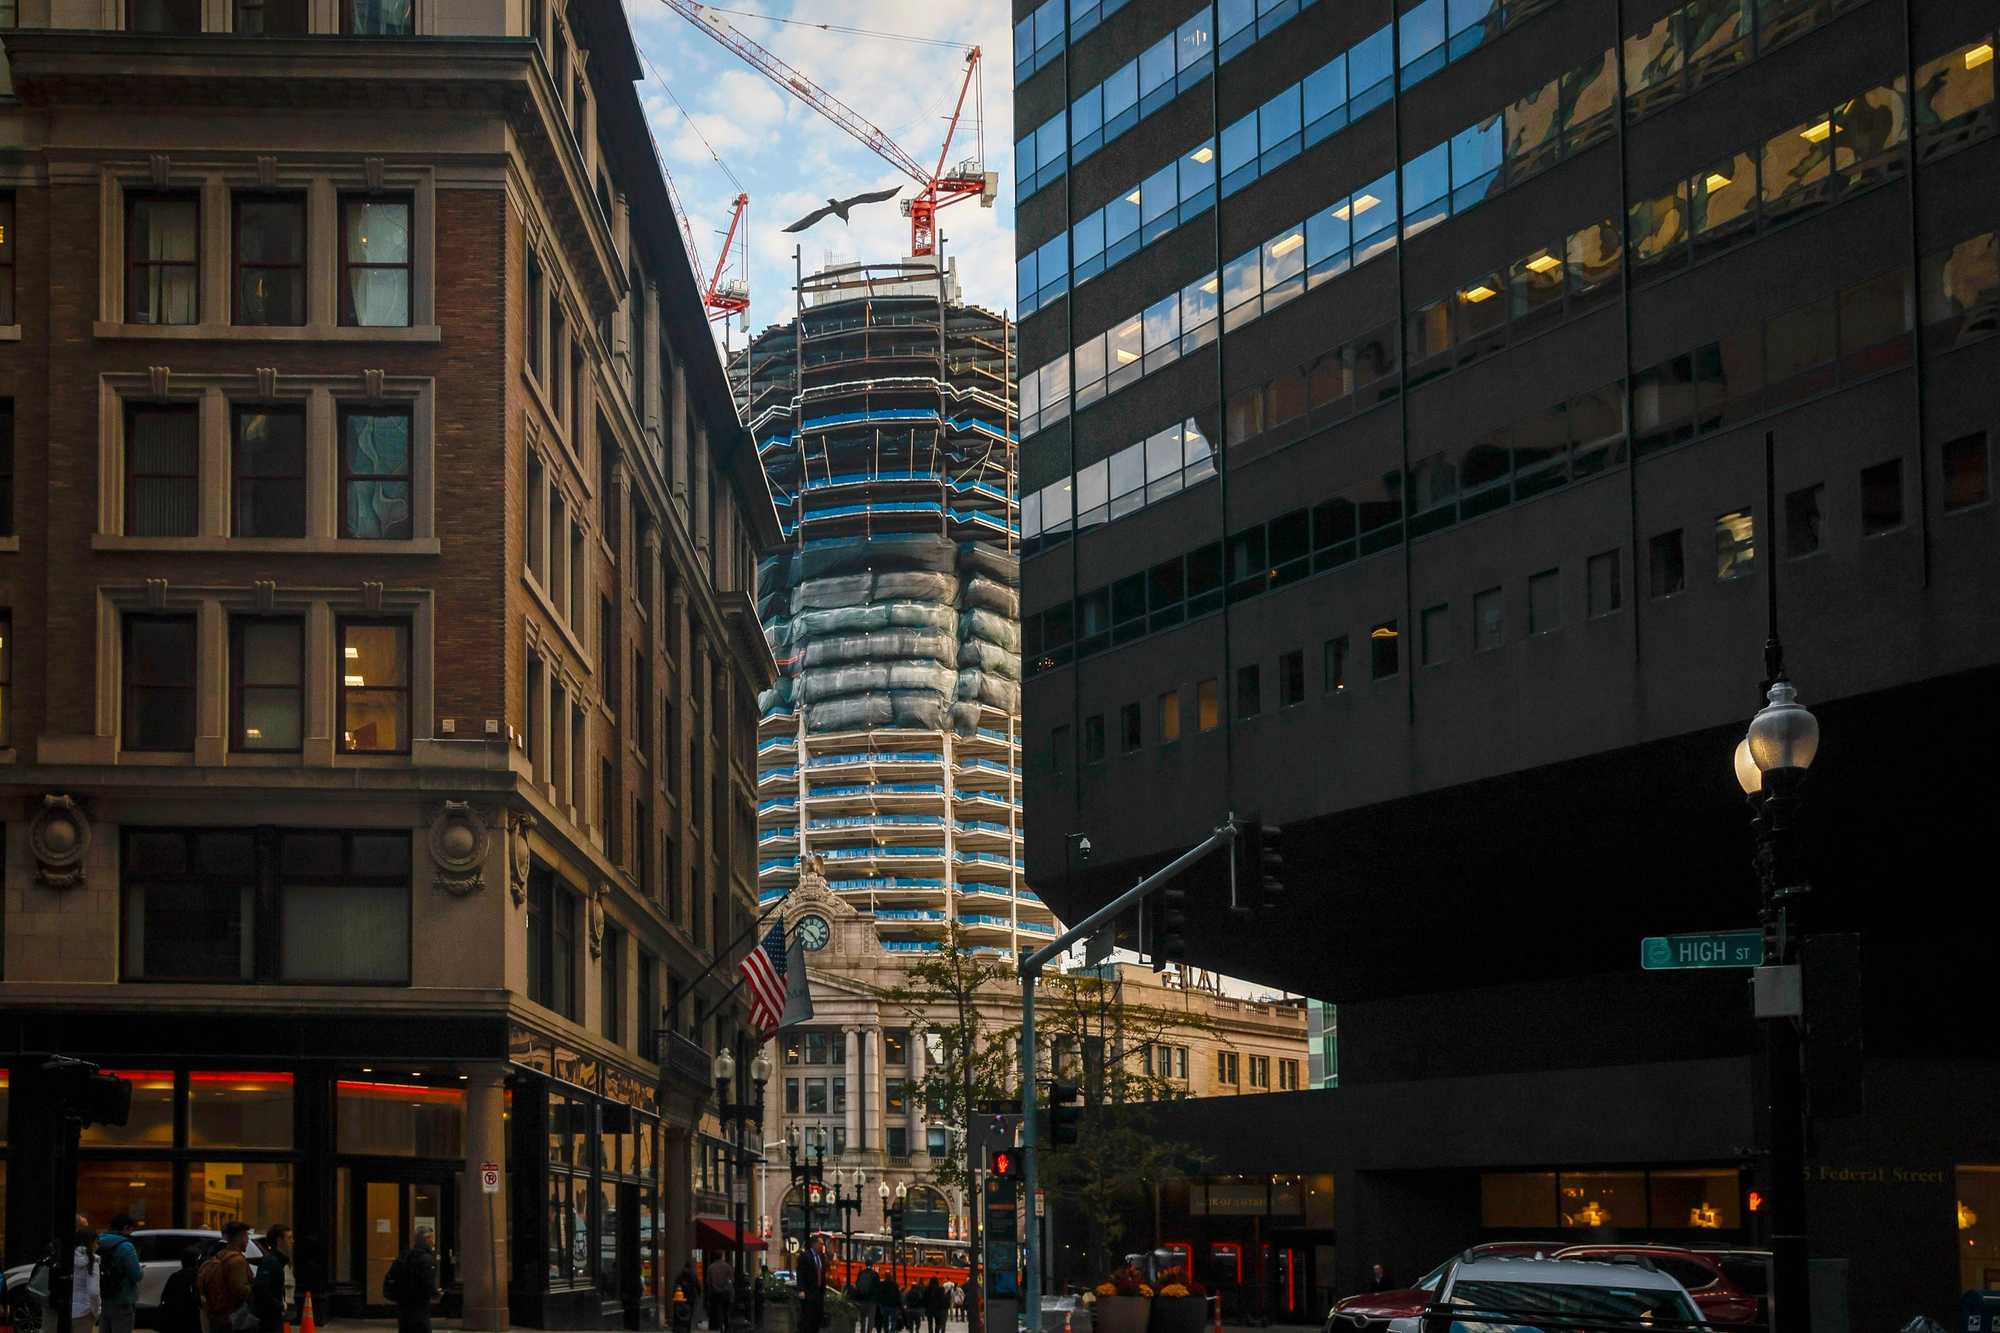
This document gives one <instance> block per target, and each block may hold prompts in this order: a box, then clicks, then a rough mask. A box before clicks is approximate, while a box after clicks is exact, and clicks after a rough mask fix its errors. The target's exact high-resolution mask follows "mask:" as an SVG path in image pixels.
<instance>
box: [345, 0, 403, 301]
mask: <svg viewBox="0 0 2000 1333" xmlns="http://www.w3.org/2000/svg"><path fill="white" fill-rule="evenodd" d="M346 3H347V4H348V6H350V12H351V9H352V8H353V7H360V8H374V7H376V6H377V5H380V6H382V7H385V8H386V7H391V6H396V5H398V4H399V3H400V4H401V6H402V7H403V10H404V13H405V15H407V14H408V12H409V11H408V4H409V0H346ZM410 213H411V205H410V201H409V199H408V198H396V197H393V196H376V195H342V196H341V200H340V322H341V323H342V324H352V325H360V326H363V327H366V328H398V327H403V326H406V325H408V324H409V322H410Z"/></svg>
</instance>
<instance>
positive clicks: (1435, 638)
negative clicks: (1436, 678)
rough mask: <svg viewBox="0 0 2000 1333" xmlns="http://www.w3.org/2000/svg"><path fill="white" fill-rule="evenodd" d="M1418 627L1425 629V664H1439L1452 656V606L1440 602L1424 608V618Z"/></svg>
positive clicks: (1423, 647)
mask: <svg viewBox="0 0 2000 1333" xmlns="http://www.w3.org/2000/svg"><path fill="white" fill-rule="evenodd" d="M1418 628H1419V629H1421V630H1422V631H1423V642H1422V644H1421V645H1420V647H1421V649H1422V651H1423V655H1424V658H1423V661H1424V665H1425V666H1437V665H1438V664H1439V663H1441V662H1444V661H1446V660H1448V659H1449V658H1450V657H1451V607H1450V605H1449V604H1446V603H1440V604H1439V605H1437V606H1427V607H1425V608H1424V614H1423V620H1422V621H1421V622H1419V625H1418Z"/></svg>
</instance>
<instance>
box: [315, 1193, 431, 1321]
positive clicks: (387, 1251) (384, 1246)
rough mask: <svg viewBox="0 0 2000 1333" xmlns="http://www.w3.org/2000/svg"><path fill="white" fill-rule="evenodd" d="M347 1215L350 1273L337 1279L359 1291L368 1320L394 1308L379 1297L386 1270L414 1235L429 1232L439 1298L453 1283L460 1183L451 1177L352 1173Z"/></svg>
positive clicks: (391, 1311)
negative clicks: (434, 1257) (349, 1229)
mask: <svg viewBox="0 0 2000 1333" xmlns="http://www.w3.org/2000/svg"><path fill="white" fill-rule="evenodd" d="M351 1188H352V1189H353V1192H354V1193H353V1199H352V1201H351V1203H350V1204H349V1213H348V1216H349V1217H350V1218H351V1219H352V1220H351V1222H350V1223H349V1225H350V1227H351V1228H352V1233H351V1235H350V1236H349V1245H348V1247H347V1253H348V1255H349V1256H351V1257H350V1259H349V1263H350V1265H351V1271H349V1272H347V1273H343V1274H342V1275H341V1276H342V1277H343V1278H345V1279H346V1280H347V1281H350V1282H353V1283H356V1284H358V1285H359V1286H360V1287H361V1292H362V1303H363V1305H364V1306H365V1307H366V1309H367V1312H368V1313H369V1314H371V1315H377V1314H389V1313H393V1312H394V1307H392V1306H391V1305H390V1304H389V1301H388V1298H387V1297H385V1296H384V1295H383V1294H382V1281H383V1279H384V1278H386V1277H387V1276H388V1275H389V1265H390V1264H392V1263H394V1262H395V1261H396V1258H397V1256H398V1255H400V1254H403V1253H404V1252H405V1251H407V1250H408V1249H409V1248H410V1243H411V1242H412V1241H413V1240H414V1239H415V1237H416V1234H417V1231H418V1230H419V1229H421V1228H429V1230H430V1232H431V1237H432V1243H433V1244H434V1245H435V1246H436V1247H437V1261H438V1290H439V1296H438V1298H437V1299H435V1300H433V1301H432V1303H431V1308H432V1309H433V1310H437V1309H440V1308H441V1307H442V1305H443V1292H444V1291H445V1289H447V1288H449V1287H450V1286H451V1285H452V1284H453V1282H454V1281H455V1280H456V1279H457V1268H458V1182H457V1179H456V1176H455V1173H443V1174H424V1175H395V1176H391V1175H387V1174H372V1173H368V1172H364V1171H361V1170H356V1171H355V1172H354V1175H353V1184H352V1187H351Z"/></svg>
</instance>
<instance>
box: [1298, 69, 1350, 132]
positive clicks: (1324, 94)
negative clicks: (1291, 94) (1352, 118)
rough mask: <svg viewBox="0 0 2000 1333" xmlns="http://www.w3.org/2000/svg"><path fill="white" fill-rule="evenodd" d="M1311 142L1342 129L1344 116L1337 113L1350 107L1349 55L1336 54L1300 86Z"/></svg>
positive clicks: (1307, 130)
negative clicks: (1348, 102) (1348, 95)
mask: <svg viewBox="0 0 2000 1333" xmlns="http://www.w3.org/2000/svg"><path fill="white" fill-rule="evenodd" d="M1299 93H1300V96H1301V98H1302V100H1303V103H1304V106H1303V114H1304V117H1305V123H1306V139H1307V141H1308V142H1311V141H1312V140H1315V139H1318V138H1322V137H1324V136H1325V135H1327V134H1331V133H1332V132H1333V131H1335V130H1337V129H1339V128H1340V126H1341V125H1342V124H1344V123H1345V117H1335V116H1334V115H1333V113H1334V112H1336V111H1339V110H1340V109H1341V108H1343V107H1345V106H1346V105H1347V56H1346V55H1345V54H1342V55H1337V56H1335V57H1334V58H1333V59H1331V60H1329V61H1327V62H1326V63H1325V64H1324V65H1321V66H1320V67H1319V68H1318V69H1316V70H1314V71H1313V72H1312V73H1310V74H1308V75H1306V77H1305V80H1304V82H1302V83H1300V85H1299Z"/></svg>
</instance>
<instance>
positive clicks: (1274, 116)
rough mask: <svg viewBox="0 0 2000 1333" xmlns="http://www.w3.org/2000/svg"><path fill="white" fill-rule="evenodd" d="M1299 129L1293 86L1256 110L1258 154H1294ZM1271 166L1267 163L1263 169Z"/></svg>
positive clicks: (1296, 90)
mask: <svg viewBox="0 0 2000 1333" xmlns="http://www.w3.org/2000/svg"><path fill="white" fill-rule="evenodd" d="M1299 128H1300V126H1299V90H1298V87H1297V85H1293V86H1292V87H1290V88H1287V89H1285V90H1284V91H1283V92H1281V93H1279V94H1278V95H1277V96H1276V97H1273V98H1272V99H1271V100H1270V101H1268V102H1266V103H1264V105H1263V106H1261V107H1258V108H1257V150H1258V152H1260V153H1263V154H1265V155H1267V156H1268V155H1270V154H1272V153H1278V154H1284V155H1289V153H1291V152H1296V151H1297V150H1298V144H1297V143H1296V142H1295V136H1296V135H1297V134H1298V132H1299ZM1273 165H1274V164H1273V163H1271V162H1269V161H1267V162H1265V163H1264V169H1265V170H1267V171H1268V170H1270V168H1271V167H1272V166H1273Z"/></svg>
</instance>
